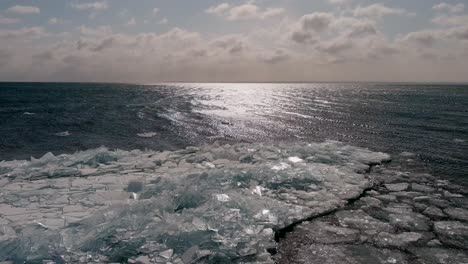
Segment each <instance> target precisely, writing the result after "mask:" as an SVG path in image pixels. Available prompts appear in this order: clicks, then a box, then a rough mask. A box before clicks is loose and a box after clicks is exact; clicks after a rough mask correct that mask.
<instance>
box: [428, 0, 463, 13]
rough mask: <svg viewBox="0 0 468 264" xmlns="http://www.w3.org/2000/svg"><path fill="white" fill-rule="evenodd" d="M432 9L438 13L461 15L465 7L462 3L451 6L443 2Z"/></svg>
mask: <svg viewBox="0 0 468 264" xmlns="http://www.w3.org/2000/svg"><path fill="white" fill-rule="evenodd" d="M432 9H434V10H437V11H449V12H452V13H459V12H463V11H464V10H465V5H464V4H462V3H459V4H449V3H445V2H442V3H440V4H437V5H434V6H432Z"/></svg>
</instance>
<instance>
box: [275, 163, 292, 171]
mask: <svg viewBox="0 0 468 264" xmlns="http://www.w3.org/2000/svg"><path fill="white" fill-rule="evenodd" d="M290 167H291V165H289V164H287V163H284V162H281V163H280V164H279V165H275V166H273V167H272V168H271V169H272V170H276V171H280V170H285V169H287V168H290Z"/></svg>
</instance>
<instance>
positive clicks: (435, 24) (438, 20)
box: [0, 0, 468, 82]
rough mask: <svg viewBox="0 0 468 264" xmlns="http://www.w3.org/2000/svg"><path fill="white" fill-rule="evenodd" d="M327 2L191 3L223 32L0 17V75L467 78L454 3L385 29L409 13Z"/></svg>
mask: <svg viewBox="0 0 468 264" xmlns="http://www.w3.org/2000/svg"><path fill="white" fill-rule="evenodd" d="M324 1H325V2H326V1H327V0H324ZM328 2H329V4H330V5H331V6H339V8H337V9H334V10H333V9H332V10H330V11H326V12H307V13H304V14H294V13H293V12H291V11H289V10H288V9H287V8H286V7H279V6H268V5H265V4H264V2H246V3H241V4H232V3H221V4H218V5H214V6H208V7H205V8H203V9H201V10H200V15H205V16H208V17H211V19H213V20H214V21H219V22H217V23H226V24H227V25H233V24H236V23H240V24H242V25H244V26H243V27H242V31H239V30H234V32H232V33H230V32H229V31H228V30H226V31H225V32H224V31H223V33H216V34H213V33H209V32H200V31H197V30H195V29H184V28H180V27H177V26H175V27H173V28H168V29H167V30H165V31H162V32H160V33H154V32H148V31H144V32H138V31H136V32H135V31H122V30H118V29H116V28H113V27H110V26H105V25H104V26H76V27H75V28H74V29H73V30H71V31H67V32H56V31H52V30H50V29H49V28H48V26H53V25H55V26H57V25H59V24H62V23H64V20H63V19H60V18H56V17H51V18H49V19H48V20H47V21H46V23H45V25H43V26H39V25H38V26H21V27H15V28H1V27H0V41H1V42H2V45H1V46H0V59H1V60H2V65H1V66H0V79H1V80H39V81H49V80H54V81H120V82H157V81H468V70H467V69H468V15H466V14H465V13H464V12H465V11H464V5H463V4H447V3H440V4H437V5H434V6H429V8H430V9H432V10H434V16H433V17H432V18H431V19H430V21H428V22H427V25H428V26H427V27H426V28H422V29H421V30H418V31H412V32H404V33H398V34H393V35H392V34H388V33H386V31H385V25H388V21H389V20H391V19H395V20H399V19H401V18H407V19H411V18H412V17H413V16H414V14H413V13H412V12H410V11H408V10H405V9H404V8H401V7H395V6H390V5H387V2H385V4H384V3H375V4H370V5H363V4H362V3H359V1H358V0H354V1H353V0H328ZM260 3H262V4H260ZM266 3H267V2H266ZM388 3H390V1H389V2H388ZM111 4H112V2H110V1H109V2H106V1H98V2H80V3H75V4H72V5H71V7H72V8H74V9H76V10H77V11H81V10H90V11H91V12H97V11H103V10H111V9H112V5H111ZM36 8H37V9H35V7H27V6H13V7H10V8H8V9H6V10H5V14H9V15H8V16H6V15H5V16H0V25H2V24H3V25H8V26H11V25H15V24H18V23H19V22H20V19H19V18H18V17H14V16H12V15H13V14H15V15H17V16H19V15H25V14H34V13H38V12H40V8H39V7H36ZM149 12H150V13H151V16H152V17H153V18H154V19H155V24H156V25H157V24H158V23H159V24H166V23H168V20H167V19H166V18H163V15H165V14H164V10H163V9H160V8H159V7H152V8H151V9H150V10H149ZM125 13H127V12H125ZM416 15H417V14H416ZM123 19H125V20H124V21H123V23H124V25H126V27H127V28H131V29H133V30H134V29H135V28H138V27H139V26H140V25H142V24H145V23H147V21H146V20H143V19H139V18H138V17H137V18H133V17H132V16H126V17H124V18H123ZM385 21H387V22H386V23H385ZM67 23H68V22H67Z"/></svg>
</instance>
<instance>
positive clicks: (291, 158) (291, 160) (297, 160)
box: [288, 157, 304, 163]
mask: <svg viewBox="0 0 468 264" xmlns="http://www.w3.org/2000/svg"><path fill="white" fill-rule="evenodd" d="M288 160H289V161H290V162H292V163H298V162H303V161H304V160H303V159H301V158H299V157H289V158H288Z"/></svg>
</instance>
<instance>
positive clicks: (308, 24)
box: [291, 12, 335, 44]
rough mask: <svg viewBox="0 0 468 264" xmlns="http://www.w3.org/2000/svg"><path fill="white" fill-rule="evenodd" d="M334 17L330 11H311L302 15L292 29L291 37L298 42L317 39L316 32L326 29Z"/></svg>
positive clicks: (302, 42)
mask: <svg viewBox="0 0 468 264" xmlns="http://www.w3.org/2000/svg"><path fill="white" fill-rule="evenodd" d="M334 19H335V17H334V15H333V14H330V13H320V12H317V13H312V14H307V15H304V16H302V17H301V18H300V19H299V21H298V22H297V23H296V25H295V26H294V29H293V30H292V34H291V39H292V40H293V41H294V42H297V43H300V44H306V43H307V44H311V43H315V42H316V41H317V37H318V33H320V32H323V31H324V30H326V29H328V27H329V26H330V24H331V23H332V22H333V20H334Z"/></svg>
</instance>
